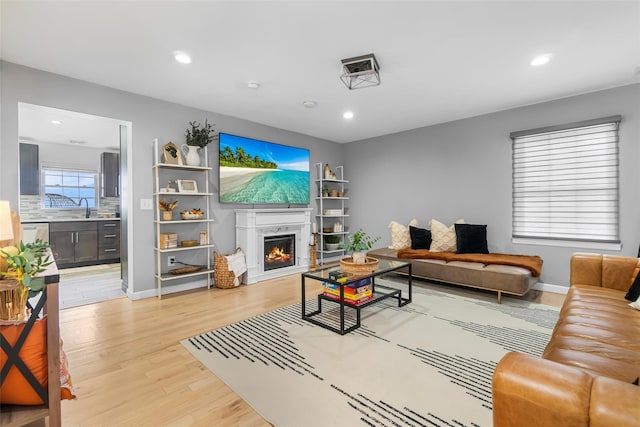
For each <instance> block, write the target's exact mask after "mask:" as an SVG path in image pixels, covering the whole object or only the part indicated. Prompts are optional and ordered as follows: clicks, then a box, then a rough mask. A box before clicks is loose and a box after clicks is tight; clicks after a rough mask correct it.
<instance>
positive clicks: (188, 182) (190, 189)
mask: <svg viewBox="0 0 640 427" xmlns="http://www.w3.org/2000/svg"><path fill="white" fill-rule="evenodd" d="M176 183H177V184H178V193H197V192H198V183H197V182H196V181H194V180H193V179H177V180H176Z"/></svg>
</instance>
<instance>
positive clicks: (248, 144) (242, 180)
mask: <svg viewBox="0 0 640 427" xmlns="http://www.w3.org/2000/svg"><path fill="white" fill-rule="evenodd" d="M219 141H220V147H219V149H220V151H219V153H220V154H219V155H220V181H219V182H220V188H219V192H220V203H250V204H303V205H307V204H309V163H310V157H309V150H307V149H304V148H297V147H290V146H288V145H280V144H274V143H272V142H267V141H260V140H257V139H251V138H244V137H242V136H236V135H230V134H227V133H222V132H221V133H220V138H219Z"/></svg>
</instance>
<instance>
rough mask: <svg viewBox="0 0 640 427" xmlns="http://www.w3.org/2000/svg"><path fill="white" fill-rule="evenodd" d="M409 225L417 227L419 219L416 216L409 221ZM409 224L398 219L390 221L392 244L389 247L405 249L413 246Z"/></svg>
mask: <svg viewBox="0 0 640 427" xmlns="http://www.w3.org/2000/svg"><path fill="white" fill-rule="evenodd" d="M409 226H412V227H417V226H418V220H417V219H415V218H414V219H412V220H411V222H409ZM409 226H406V225H403V224H400V223H399V222H396V221H391V222H390V223H389V228H390V229H391V245H389V249H405V248H410V247H411V235H410V234H409Z"/></svg>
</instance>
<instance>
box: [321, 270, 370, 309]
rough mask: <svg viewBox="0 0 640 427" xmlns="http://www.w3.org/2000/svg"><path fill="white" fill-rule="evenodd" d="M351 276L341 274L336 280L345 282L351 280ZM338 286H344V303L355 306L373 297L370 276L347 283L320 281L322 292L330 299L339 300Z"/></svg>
mask: <svg viewBox="0 0 640 427" xmlns="http://www.w3.org/2000/svg"><path fill="white" fill-rule="evenodd" d="M352 279H353V278H352V277H348V276H343V277H338V278H337V279H336V280H337V281H338V282H346V281H348V280H352ZM340 288H344V303H345V304H346V305H350V306H352V307H357V306H359V305H362V304H364V303H365V302H367V301H371V300H372V299H373V292H372V290H371V278H369V277H367V278H364V279H360V280H356V281H355V282H353V283H349V284H348V285H336V284H333V283H328V282H323V283H322V289H323V292H322V294H323V295H324V296H325V297H326V298H328V299H331V300H334V301H340Z"/></svg>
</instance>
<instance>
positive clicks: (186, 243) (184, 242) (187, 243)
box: [180, 240, 198, 248]
mask: <svg viewBox="0 0 640 427" xmlns="http://www.w3.org/2000/svg"><path fill="white" fill-rule="evenodd" d="M180 246H182V247H183V248H188V247H191V246H198V241H197V240H181V241H180Z"/></svg>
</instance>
